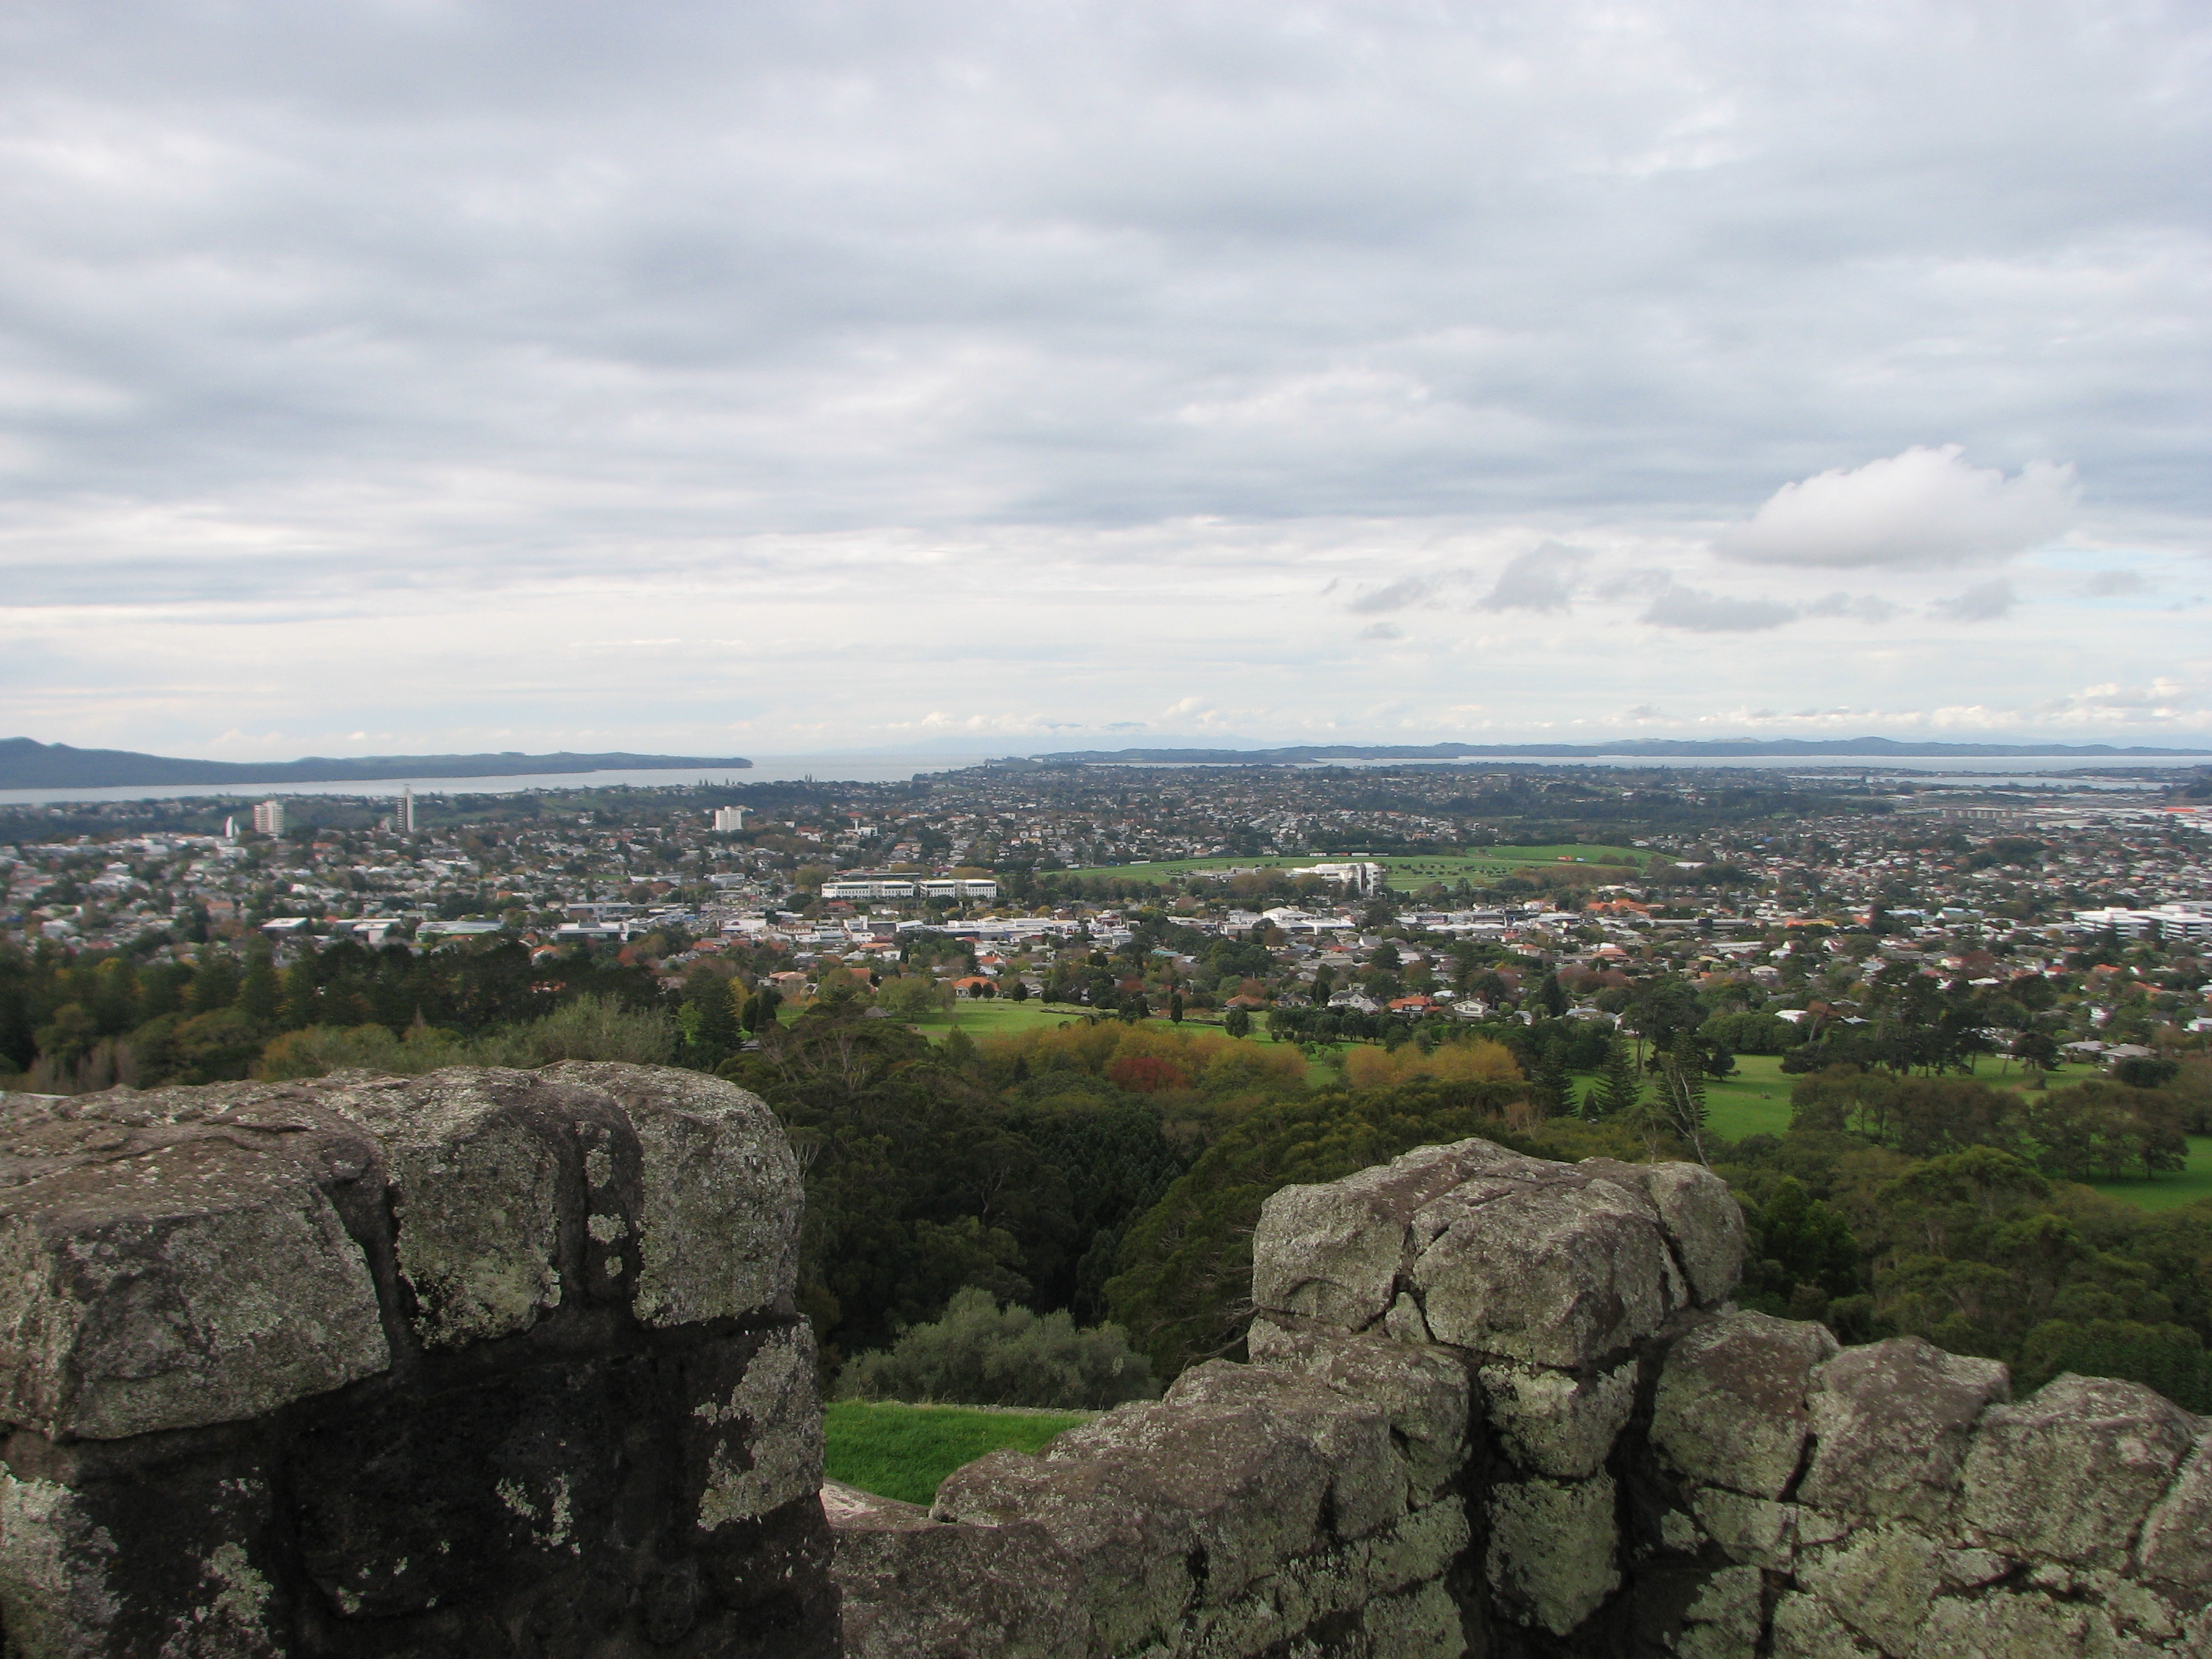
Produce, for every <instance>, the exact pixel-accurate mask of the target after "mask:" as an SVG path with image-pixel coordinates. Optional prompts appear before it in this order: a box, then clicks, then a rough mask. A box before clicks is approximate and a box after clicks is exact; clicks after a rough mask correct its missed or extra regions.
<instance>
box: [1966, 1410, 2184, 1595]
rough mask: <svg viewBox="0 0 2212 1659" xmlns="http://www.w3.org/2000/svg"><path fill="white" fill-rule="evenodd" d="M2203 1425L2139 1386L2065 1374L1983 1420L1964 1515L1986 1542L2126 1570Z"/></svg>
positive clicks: (1969, 1468) (1971, 1458)
mask: <svg viewBox="0 0 2212 1659" xmlns="http://www.w3.org/2000/svg"><path fill="white" fill-rule="evenodd" d="M2197 1426H2198V1425H2197V1420H2196V1419H2194V1418H2192V1417H2191V1416H2190V1414H2189V1413H2186V1412H2185V1411H2183V1410H2182V1409H2181V1408H2180V1407H2179V1406H2176V1405H2174V1404H2173V1403H2172V1401H2169V1400H2167V1399H2166V1398H2165V1397H2164V1396H2163V1395H2158V1394H2154V1393H2153V1392H2152V1391H2151V1390H2150V1389H2146V1388H2144V1387H2142V1385H2141V1384H2140V1383H2119V1382H2113V1381H2111V1380H2109V1379H2107V1378H2104V1377H2091V1376H2073V1375H2071V1374H2069V1375H2067V1376H2060V1377H2057V1378H2056V1379H2054V1380H2053V1381H2051V1383H2047V1384H2045V1386H2044V1387H2043V1388H2042V1389H2039V1390H2038V1391H2037V1392H2036V1393H2035V1394H2034V1395H2033V1396H2031V1397H2030V1398H2028V1399H2027V1400H2024V1401H2021V1402H2020V1403H2019V1404H2018V1405H2016V1406H2000V1407H1996V1408H1995V1409H1994V1410H1992V1411H1990V1413H1989V1414H1988V1415H1987V1416H1986V1417H1984V1419H1982V1423H1981V1425H1980V1427H1979V1429H1978V1431H1976V1433H1975V1435H1974V1442H1973V1449H1972V1451H1971V1452H1970V1453H1969V1454H1968V1455H1967V1457H1966V1470H1965V1499H1964V1502H1963V1504H1962V1506H1961V1513H1962V1515H1963V1517H1964V1519H1965V1521H1966V1524H1967V1525H1968V1526H1969V1527H1970V1528H1972V1529H1973V1530H1974V1531H1976V1532H1978V1533H1979V1534H1982V1535H1983V1536H1984V1537H1986V1538H1989V1539H1992V1540H1996V1541H2000V1542H2001V1543H2002V1544H2008V1545H2013V1546H2016V1547H2019V1548H2020V1549H2021V1550H2024V1551H2027V1552H2028V1553H2032V1554H2035V1555H2042V1556H2049V1557H2051V1558H2054V1559H2058V1560H2062V1561H2074V1562H2081V1563H2086V1564H2088V1565H2096V1566H2105V1567H2119V1566H2124V1565H2126V1563H2127V1560H2128V1556H2129V1551H2130V1547H2131V1546H2132V1545H2133V1544H2134V1542H2135V1537H2136V1530H2137V1528H2140V1527H2141V1526H2142V1522H2143V1519H2144V1517H2145V1516H2147V1515H2148V1513H2149V1512H2150V1508H2151V1505H2152V1504H2155V1503H2157V1502H2158V1501H2159V1498H2160V1496H2161V1495H2163V1494H2164V1492H2166V1486H2168V1484H2169V1483H2170V1482H2172V1480H2173V1477H2174V1475H2175V1474H2176V1472H2177V1471H2178V1470H2179V1468H2181V1464H2182V1461H2183V1460H2184V1459H2185V1458H2186V1457H2187V1456H2188V1455H2190V1451H2191V1447H2192V1443H2194V1441H2195V1440H2196V1438H2197Z"/></svg>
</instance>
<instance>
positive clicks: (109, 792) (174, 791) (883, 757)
mask: <svg viewBox="0 0 2212 1659" xmlns="http://www.w3.org/2000/svg"><path fill="white" fill-rule="evenodd" d="M984 758H985V757H983V756H981V755H978V754H945V753H941V752H937V753H933V752H928V751H924V750H912V751H902V750H848V751H846V752H842V753H825V754H814V755H766V756H761V757H757V758H755V759H754V761H753V763H752V765H751V766H750V767H749V768H747V769H744V770H742V771H707V772H702V773H697V774H694V773H691V772H688V771H684V770H682V769H677V770H659V769H654V770H634V771H609V772H557V773H541V774H535V775H524V776H519V777H498V778H377V779H374V780H361V779H356V780H353V781H342V782H332V783H289V782H287V783H260V784H254V783H233V784H208V783H192V784H178V783H171V784H132V785H128V786H125V787H117V788H112V789H0V805H52V804H53V803H55V802H58V801H105V800H184V799H210V798H215V797H224V798H228V799H237V800H246V799H262V798H265V797H268V796H271V795H351V796H358V797H363V798H370V797H384V796H390V797H393V798H396V797H397V796H398V793H399V792H400V791H401V790H402V789H403V788H410V787H411V788H412V789H413V790H414V791H415V793H416V794H418V795H513V794H528V793H534V792H537V791H541V790H556V789H588V788H600V789H605V788H610V787H617V786H623V785H627V786H629V787H633V788H655V787H668V786H669V785H671V784H693V783H699V782H702V781H704V782H707V783H711V784H719V785H744V784H755V783H787V782H798V781H804V780H809V779H811V780H813V781H818V782H823V783H832V782H836V783H893V782H901V781H905V780H906V779H908V778H913V777H918V776H921V775H927V774H930V773H935V772H950V771H955V770H957V769H961V768H963V767H969V766H976V765H980V764H981V763H982V762H983V760H984ZM1140 764H1141V763H1140ZM1149 764H1160V763H1149ZM1323 766H1341V767H1361V768H1371V767H1382V766H1423V767H1431V766H1434V767H1452V768H1470V769H1480V770H1490V769H1497V768H1501V767H1510V766H1590V767H1603V768H1608V769H1612V768H1625V769H1647V770H1649V769H1667V770H1686V771H1687V770H1705V771H1710V770H1712V769H1716V768H1726V769H1748V770H1753V771H1761V772H1781V773H1787V774H1790V775H1796V776H1801V777H1808V778H1825V779H1829V780H1834V779H1838V778H1844V777H1881V776H1909V777H1911V778H1912V780H1913V781H1915V782H1920V783H1930V784H1936V783H1948V784H1952V785H1954V786H1957V785H1967V784H1978V785H1981V786H1983V787H2005V786H2007V785H2011V786H2015V787H2067V786H2078V787H2083V788H2093V789H2114V788H2122V789H2125V788H2142V787H2145V781H2144V779H2145V775H2152V776H2154V777H2155V776H2157V775H2162V774H2166V773H2172V772H2182V771H2187V770H2190V769H2192V768H2197V767H2204V766H2212V756H2121V755H2116V756H2107V757H2090V756H2082V755H2047V756H2045V755H2003V756H1994V755H1993V756H1977V757H1958V756H1949V755H1946V756H1935V757H1924V758H1923V757H1890V756H1884V757H1879V758H1875V757H1865V758H1861V757H1852V756H1844V755H1836V756H1819V755H1815V756H1808V755H1760V756H1744V757H1729V758H1726V759H1722V758H1717V757H1704V756H1668V757H1655V756H1650V755H1558V756H1543V755H1515V756H1511V757H1503V756H1498V757H1489V756H1475V757H1468V758H1465V759H1459V760H1447V761H1406V760H1378V761H1356V760H1343V761H1338V760H1332V761H1316V762H1310V763H1305V768H1304V769H1316V768H1319V767H1323Z"/></svg>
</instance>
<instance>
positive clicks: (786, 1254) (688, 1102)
mask: <svg viewBox="0 0 2212 1659" xmlns="http://www.w3.org/2000/svg"><path fill="white" fill-rule="evenodd" d="M541 1075H543V1076H544V1077H547V1078H550V1079H556V1080H558V1081H563V1082H574V1083H579V1084H583V1085H586V1086H588V1087H591V1088H593V1089H599V1090H602V1091H605V1093H606V1094H607V1095H609V1096H610V1097H612V1098H613V1099H614V1100H616V1101H617V1102H618V1103H620V1104H621V1105H623V1107H624V1108H625V1109H628V1110H629V1114H630V1119H631V1123H632V1126H633V1128H634V1130H635V1134H636V1138H637V1203H636V1209H635V1213H634V1214H632V1215H629V1216H627V1217H621V1218H615V1221H616V1225H617V1226H619V1227H621V1228H622V1229H623V1231H625V1232H626V1233H627V1236H630V1237H635V1238H636V1240H637V1250H638V1269H637V1293H636V1298H635V1307H636V1311H637V1316H638V1317H639V1318H640V1319H641V1320H642V1321H644V1322H646V1323H647V1324H648V1325H683V1324H690V1323H695V1322H700V1321H703V1320H709V1319H741V1318H744V1316H747V1315H749V1314H752V1313H756V1312H757V1311H759V1310H762V1309H763V1308H769V1307H773V1306H776V1305H779V1304H783V1303H786V1302H787V1301H788V1300H789V1298H790V1297H791V1294H792V1291H793V1287H794V1285H796V1284H797V1282H798V1277H799V1230H798V1228H797V1227H796V1226H794V1225H793V1222H792V1218H793V1217H794V1216H796V1215H797V1214H798V1213H799V1210H800V1208H801V1206H803V1204H804V1202H805V1189H804V1188H803V1187H802V1186H801V1184H800V1182H799V1161H798V1159H797V1158H793V1156H792V1152H791V1146H790V1143H789V1142H788V1141H787V1140H786V1139H784V1135H783V1131H782V1129H781V1127H779V1126H778V1124H777V1122H776V1121H775V1114H774V1113H773V1112H771V1111H769V1109H768V1108H767V1106H766V1105H764V1104H763V1103H762V1101H761V1099H760V1097H758V1096H757V1095H753V1094H748V1093H747V1092H746V1091H744V1090H743V1089H740V1088H738V1087H737V1086H736V1085H734V1084H729V1083H725V1082H723V1081H722V1080H721V1079H719V1078H711V1077H706V1076H703V1075H702V1074H701V1073H697V1072H684V1071H675V1070H670V1069H666V1068H663V1067H659V1066H625V1065H620V1064H617V1063H616V1062H614V1061H611V1060H563V1061H562V1062H561V1063H560V1064H559V1065H557V1066H547V1067H546V1068H545V1070H544V1073H542V1074H541ZM595 1152H597V1157H595V1155H594V1154H595ZM598 1158H605V1163H604V1164H601V1163H599V1161H598ZM601 1170H605V1176H601V1175H600V1171H601ZM622 1171H623V1159H622V1154H621V1149H619V1147H610V1148H607V1149H605V1151H604V1152H599V1151H598V1149H594V1148H587V1150H586V1172H587V1173H589V1174H591V1175H592V1176H593V1178H594V1179H595V1180H603V1181H604V1182H606V1183H608V1184H609V1185H611V1184H612V1183H613V1182H616V1181H618V1180H619V1179H620V1177H621V1175H622ZM595 1190H597V1189H596V1188H595Z"/></svg>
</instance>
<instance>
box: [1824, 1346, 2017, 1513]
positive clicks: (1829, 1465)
mask: <svg viewBox="0 0 2212 1659" xmlns="http://www.w3.org/2000/svg"><path fill="white" fill-rule="evenodd" d="M2011 1386H2012V1376H2011V1373H2010V1372H2009V1371H2008V1370H2006V1369H2005V1368H2004V1367H2003V1366H2002V1365H2000V1364H1997V1363H1996V1361H1995V1360H1993V1359H1969V1358H1965V1357H1964V1356H1962V1355H1960V1354H1952V1353H1945V1352H1943V1351H1942V1349H1940V1348H1938V1347H1936V1346H1935V1345H1934V1344H1933V1343H1930V1342H1925V1341H1923V1340H1921V1339H1920V1338H1918V1337H1917V1336H1898V1337H1892V1338H1890V1339H1889V1340H1887V1341H1885V1342H1875V1343H1871V1344H1869V1345H1868V1346H1865V1347H1860V1348H1846V1349H1845V1350H1844V1352H1842V1353H1840V1354H1838V1355H1837V1356H1836V1358H1833V1359H1831V1360H1829V1361H1828V1362H1827V1363H1826V1364H1823V1365H1821V1366H1820V1367H1819V1368H1818V1369H1817V1370H1815V1371H1814V1374H1813V1390H1812V1393H1811V1395H1809V1397H1808V1403H1809V1405H1810V1407H1811V1409H1812V1422H1813V1439H1814V1450H1813V1459H1812V1462H1811V1464H1810V1466H1809V1467H1808V1468H1807V1470H1806V1474H1805V1480H1804V1482H1803V1484H1802V1486H1801V1487H1800V1488H1799V1491H1798V1492H1797V1498H1798V1501H1799V1502H1800V1503H1802V1504H1805V1505H1807V1506H1808V1508H1813V1509H1818V1510H1826V1511H1828V1512H1830V1513H1832V1514H1835V1515H1838V1516H1844V1517H1847V1518H1850V1519H1855V1520H1869V1521H1889V1520H1920V1521H1933V1520H1936V1519H1938V1518H1940V1517H1941V1516H1942V1515H1943V1514H1944V1513H1945V1512H1946V1511H1947V1510H1949V1509H1950V1507H1951V1504H1952V1501H1953V1498H1954V1496H1955V1495H1956V1492H1957V1490H1958V1482H1959V1471H1960V1466H1961V1465H1962V1464H1963V1463H1964V1462H1966V1444H1967V1439H1968V1437H1969V1435H1970V1434H1971V1433H1972V1430H1973V1427H1974V1425H1975V1423H1976V1422H1978V1420H1979V1419H1980V1418H1981V1415H1982V1413H1983V1412H1984V1410H1986V1409H1987V1408H1988V1407H1990V1405H1992V1404H1993V1403H1996V1402H1998V1401H2003V1400H2006V1399H2008V1398H2009V1397H2010V1393H2011Z"/></svg>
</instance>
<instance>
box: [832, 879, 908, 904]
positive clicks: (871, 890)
mask: <svg viewBox="0 0 2212 1659" xmlns="http://www.w3.org/2000/svg"><path fill="white" fill-rule="evenodd" d="M822 896H823V898H825V899H910V898H912V897H913V896H915V884H914V883H913V882H912V881H911V880H909V879H908V878H905V877H903V876H866V877H862V878H859V879H857V880H850V881H825V882H823V884H822Z"/></svg>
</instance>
